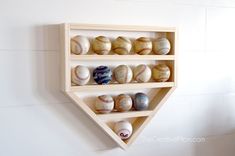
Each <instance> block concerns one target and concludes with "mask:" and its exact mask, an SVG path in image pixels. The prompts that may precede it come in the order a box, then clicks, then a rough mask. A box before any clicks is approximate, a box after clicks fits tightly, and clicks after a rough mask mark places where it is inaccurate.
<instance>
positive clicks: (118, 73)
mask: <svg viewBox="0 0 235 156" xmlns="http://www.w3.org/2000/svg"><path fill="white" fill-rule="evenodd" d="M132 77H133V73H132V70H131V68H130V67H128V66H127V65H119V66H118V67H116V68H115V69H114V78H115V80H116V81H117V82H118V83H122V84H123V83H129V82H130V81H131V80H132Z"/></svg>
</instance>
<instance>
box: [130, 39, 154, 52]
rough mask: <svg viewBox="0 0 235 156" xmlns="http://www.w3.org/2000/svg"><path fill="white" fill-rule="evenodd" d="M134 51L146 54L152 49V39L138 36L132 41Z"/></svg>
mask: <svg viewBox="0 0 235 156" xmlns="http://www.w3.org/2000/svg"><path fill="white" fill-rule="evenodd" d="M134 51H135V53H137V54H139V55H148V54H149V53H151V51H152V41H151V40H150V38H147V37H140V38H138V39H136V40H135V42H134Z"/></svg>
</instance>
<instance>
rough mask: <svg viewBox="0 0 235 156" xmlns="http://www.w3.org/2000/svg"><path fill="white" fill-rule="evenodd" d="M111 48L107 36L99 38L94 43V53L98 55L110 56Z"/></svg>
mask: <svg viewBox="0 0 235 156" xmlns="http://www.w3.org/2000/svg"><path fill="white" fill-rule="evenodd" d="M111 47H112V44H111V41H110V40H109V38H107V37H105V36H98V37H96V38H95V39H94V40H93V42H92V48H93V51H94V52H95V53H96V54H98V55H106V54H108V53H109V51H110V50H111Z"/></svg>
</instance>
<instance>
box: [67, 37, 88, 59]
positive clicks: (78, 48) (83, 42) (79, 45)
mask: <svg viewBox="0 0 235 156" xmlns="http://www.w3.org/2000/svg"><path fill="white" fill-rule="evenodd" d="M70 46H71V52H72V53H73V54H76V55H82V54H86V53H87V52H88V51H89V49H90V42H89V40H88V39H87V38H86V37H84V36H79V35H78V36H75V37H73V38H72V39H71V41H70Z"/></svg>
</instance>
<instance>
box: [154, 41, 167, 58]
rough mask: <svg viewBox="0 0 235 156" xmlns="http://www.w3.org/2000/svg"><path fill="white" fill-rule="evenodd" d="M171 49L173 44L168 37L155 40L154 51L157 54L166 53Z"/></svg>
mask: <svg viewBox="0 0 235 156" xmlns="http://www.w3.org/2000/svg"><path fill="white" fill-rule="evenodd" d="M170 49H171V44H170V41H169V40H168V39H167V38H158V39H156V40H154V41H153V52H154V53H155V54H157V55H166V54H168V53H169V52H170Z"/></svg>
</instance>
